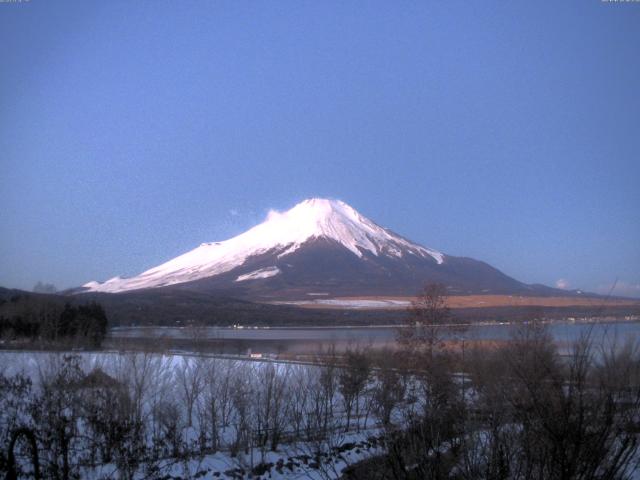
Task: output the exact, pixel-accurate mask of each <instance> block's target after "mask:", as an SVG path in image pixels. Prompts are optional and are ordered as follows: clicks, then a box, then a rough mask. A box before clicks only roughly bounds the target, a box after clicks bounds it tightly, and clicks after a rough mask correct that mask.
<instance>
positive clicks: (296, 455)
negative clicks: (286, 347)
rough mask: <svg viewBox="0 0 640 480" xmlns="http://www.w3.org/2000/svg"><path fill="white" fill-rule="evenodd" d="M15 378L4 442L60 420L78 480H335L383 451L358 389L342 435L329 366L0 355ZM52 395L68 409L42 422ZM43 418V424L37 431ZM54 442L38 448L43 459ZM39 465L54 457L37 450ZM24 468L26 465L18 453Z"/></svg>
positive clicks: (366, 398) (340, 407)
mask: <svg viewBox="0 0 640 480" xmlns="http://www.w3.org/2000/svg"><path fill="white" fill-rule="evenodd" d="M15 375H23V376H24V377H25V378H28V379H30V380H31V381H32V385H31V387H30V390H29V391H28V392H11V393H10V394H7V395H6V396H5V395H3V398H2V399H0V403H2V402H4V403H3V405H2V407H3V409H2V411H0V435H1V436H2V439H3V441H4V440H7V439H8V436H9V434H10V430H11V428H12V427H15V426H16V425H26V426H30V428H34V429H40V430H39V431H40V433H39V435H40V436H41V437H46V436H47V433H46V432H47V431H48V429H53V430H55V429H56V428H59V427H60V425H59V423H60V422H61V419H63V420H64V421H62V425H64V427H63V428H64V429H65V431H66V432H67V434H68V437H69V445H70V447H71V448H70V451H71V452H73V453H72V455H71V463H72V464H74V465H75V466H76V467H75V468H76V471H77V473H78V474H79V475H80V476H81V478H124V477H126V475H128V474H125V470H126V471H128V472H129V473H132V474H133V475H134V478H149V475H150V472H154V473H153V475H157V476H166V475H169V477H166V478H200V477H202V478H249V477H250V475H252V476H251V478H337V477H338V476H339V475H340V472H341V471H342V469H344V468H345V467H346V466H348V465H350V464H352V463H354V462H356V461H358V460H361V459H363V458H366V457H368V456H370V455H374V454H376V453H380V452H381V448H382V447H381V441H380V437H379V436H380V434H381V431H380V428H379V426H378V420H377V418H376V416H375V412H374V405H373V403H372V396H371V395H367V394H365V392H364V390H363V391H362V392H360V393H359V394H358V395H357V398H356V400H355V401H356V402H357V414H356V407H355V404H353V405H352V413H351V415H350V418H349V426H348V428H347V415H346V412H345V407H344V402H343V401H342V399H341V396H340V394H339V386H338V377H337V371H336V370H335V368H333V367H330V368H329V369H327V368H325V367H319V366H308V365H292V364H283V363H273V362H271V363H264V362H247V361H239V360H225V359H218V358H205V357H194V356H185V355H158V354H145V353H130V354H112V353H42V352H38V353H34V352H0V376H2V377H4V378H11V377H14V376H15ZM5 386H6V385H5ZM370 387H371V385H370V386H369V387H368V388H370ZM121 394H122V395H121ZM21 395H22V397H21ZM58 397H60V398H58ZM51 398H55V399H58V400H60V401H61V402H67V404H65V406H64V407H63V408H62V410H63V411H53V412H52V411H50V410H49V411H47V412H46V415H44V410H45V409H46V408H48V409H51V408H54V407H55V406H59V402H58V403H57V400H56V401H54V402H53V404H49V403H48V402H49V401H50V400H51ZM43 415H44V417H46V418H49V419H50V421H51V422H52V425H49V426H47V427H44V428H42V426H41V425H37V423H38V422H39V421H42V418H43ZM38 419H40V420H38ZM132 422H133V423H132ZM71 424H73V427H71V426H70V425H71ZM104 424H111V425H113V426H114V428H115V430H116V431H119V430H118V428H120V430H122V431H121V432H120V434H119V435H120V436H117V435H116V436H113V435H115V434H113V432H112V431H111V430H109V429H107V431H106V432H107V433H105V430H104V428H103V426H104ZM132 425H133V426H132ZM118 426H119V427H118ZM116 427H117V428H116ZM109 435H112V436H111V437H109ZM52 442H53V443H52V444H51V445H49V446H45V447H44V449H46V448H51V453H53V451H54V450H55V449H56V444H55V441H52ZM105 444H107V445H109V448H107V449H105V448H104V445H105ZM110 444H112V445H110ZM133 444H136V445H135V448H134V445H133ZM118 445H125V446H127V448H128V447H131V451H132V452H137V453H136V454H135V456H132V455H131V454H130V453H131V452H129V453H127V452H122V451H119V448H118ZM120 450H121V449H120ZM41 458H42V459H41V461H44V462H45V463H46V461H47V458H50V459H51V458H53V457H52V456H49V457H48V454H47V453H46V452H41ZM22 462H23V463H24V465H25V468H27V467H26V465H29V462H28V460H27V457H26V456H23V457H22ZM0 465H1V464H0ZM50 468H53V467H51V466H50ZM27 469H28V468H27ZM153 475H152V478H156V477H154V476H153Z"/></svg>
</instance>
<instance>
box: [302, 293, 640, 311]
mask: <svg viewBox="0 0 640 480" xmlns="http://www.w3.org/2000/svg"><path fill="white" fill-rule="evenodd" d="M415 299H416V298H415V297H401V296H395V297H394V296H389V297H387V296H371V297H339V298H334V299H333V300H345V301H400V302H411V301H413V300H415ZM297 304H298V305H299V306H302V307H305V308H337V309H341V308H344V306H340V305H326V304H318V303H311V301H310V302H309V303H305V302H299V303H297ZM448 304H449V308H452V309H453V308H483V307H593V308H599V307H613V306H638V307H640V300H636V299H628V298H608V299H606V298H594V297H579V296H575V297H525V296H519V295H455V296H450V297H449V299H448ZM351 308H353V307H351ZM361 308H362V309H366V308H367V307H361ZM375 308H383V309H390V310H395V309H404V308H406V304H405V305H388V306H384V307H375Z"/></svg>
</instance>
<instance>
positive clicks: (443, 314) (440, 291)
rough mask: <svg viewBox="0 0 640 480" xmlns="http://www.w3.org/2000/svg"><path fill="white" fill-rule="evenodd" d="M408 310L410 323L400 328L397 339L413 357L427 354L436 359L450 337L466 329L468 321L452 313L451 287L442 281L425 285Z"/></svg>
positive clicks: (429, 357)
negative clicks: (460, 319) (437, 353)
mask: <svg viewBox="0 0 640 480" xmlns="http://www.w3.org/2000/svg"><path fill="white" fill-rule="evenodd" d="M408 313H409V325H405V326H401V327H400V328H399V329H398V336H397V340H398V342H399V343H400V345H401V346H403V347H404V349H405V350H406V353H407V354H408V355H410V356H415V355H425V354H426V357H427V358H426V359H427V360H432V359H433V357H434V355H435V353H436V352H438V351H439V350H441V349H442V348H443V347H444V340H445V338H447V336H450V337H451V335H452V334H455V333H458V334H460V333H463V332H464V331H465V330H466V326H465V325H464V323H462V322H460V321H459V320H458V319H456V318H455V317H453V316H452V315H451V311H450V309H449V306H448V293H447V288H446V287H445V286H444V285H442V284H440V283H429V284H427V285H425V287H424V288H423V290H422V291H421V292H420V294H419V295H418V297H417V298H416V300H414V301H413V302H412V303H411V306H410V307H409V309H408ZM453 340H455V338H453Z"/></svg>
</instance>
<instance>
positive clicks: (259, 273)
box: [236, 267, 280, 282]
mask: <svg viewBox="0 0 640 480" xmlns="http://www.w3.org/2000/svg"><path fill="white" fill-rule="evenodd" d="M279 273H280V269H279V268H278V267H267V268H261V269H260V270H255V271H253V272H251V273H245V274H244V275H240V276H239V277H238V278H236V282H244V281H245V280H257V279H259V278H269V277H273V276H275V275H278V274H279Z"/></svg>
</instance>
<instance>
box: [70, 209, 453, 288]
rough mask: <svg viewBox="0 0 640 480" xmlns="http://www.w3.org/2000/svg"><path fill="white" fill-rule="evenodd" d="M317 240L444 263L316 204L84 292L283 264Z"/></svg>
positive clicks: (363, 221)
mask: <svg viewBox="0 0 640 480" xmlns="http://www.w3.org/2000/svg"><path fill="white" fill-rule="evenodd" d="M318 238H326V239H330V240H333V241H336V242H338V243H339V244H341V245H342V246H344V247H345V248H346V249H348V250H349V251H351V252H352V253H353V254H354V255H356V256H358V257H363V255H364V254H365V253H369V254H372V255H374V256H387V257H396V258H402V257H404V256H406V255H413V256H416V257H421V258H431V259H432V261H435V262H436V263H437V264H441V263H442V262H443V258H444V255H443V254H442V253H440V252H438V251H436V250H432V249H429V248H425V247H422V246H420V245H417V244H415V243H412V242H409V241H408V240H406V239H404V238H402V237H400V236H398V235H395V234H394V233H392V232H390V231H389V230H387V229H385V228H382V227H380V226H379V225H376V224H375V223H374V222H372V221H371V220H369V219H368V218H366V217H364V216H362V215H360V214H359V213H358V212H357V211H356V210H355V209H353V208H352V207H350V206H349V205H347V204H346V203H344V202H342V201H339V200H326V199H321V198H314V199H309V200H305V201H303V202H301V203H299V204H297V205H296V206H294V207H293V208H292V209H290V210H287V211H286V212H277V211H271V212H269V215H268V216H267V219H266V220H265V221H264V222H263V223H261V224H259V225H257V226H255V227H253V228H251V229H250V230H248V231H246V232H245V233H242V234H240V235H238V236H236V237H233V238H231V239H229V240H226V241H223V242H212V243H203V244H202V245H200V246H199V247H197V248H195V249H194V250H191V251H190V252H187V253H185V254H184V255H180V256H179V257H176V258H174V259H172V260H169V261H168V262H166V263H163V264H162V265H159V266H157V267H154V268H152V269H150V270H147V271H145V272H143V273H141V274H140V275H137V276H135V277H131V278H121V277H115V278H112V279H110V280H107V281H106V282H104V283H99V282H95V281H94V282H89V283H86V284H85V285H83V287H84V291H96V292H123V291H127V290H135V289H141V288H152V287H162V286H166V285H174V284H177V283H184V282H190V281H193V280H198V279H201V278H207V277H212V276H214V275H219V274H221V273H225V272H228V271H230V270H232V269H234V268H236V267H239V266H241V265H242V264H243V263H244V262H245V261H246V260H247V259H248V258H250V257H252V256H255V255H260V254H264V253H267V252H277V256H278V258H282V257H284V256H286V255H289V254H291V253H293V252H295V251H296V250H297V249H299V248H300V247H301V246H302V245H303V244H304V243H305V242H307V241H309V240H312V239H318ZM273 268H274V269H275V270H274V269H265V271H257V272H252V273H251V274H248V275H241V276H240V277H238V279H237V280H236V281H244V280H249V279H254V278H266V277H269V276H274V275H277V274H278V273H279V270H278V269H277V268H276V267H273ZM252 275H253V276H252Z"/></svg>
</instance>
